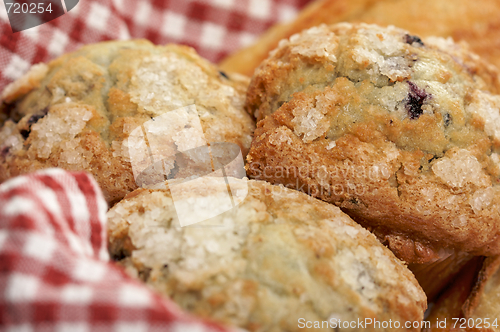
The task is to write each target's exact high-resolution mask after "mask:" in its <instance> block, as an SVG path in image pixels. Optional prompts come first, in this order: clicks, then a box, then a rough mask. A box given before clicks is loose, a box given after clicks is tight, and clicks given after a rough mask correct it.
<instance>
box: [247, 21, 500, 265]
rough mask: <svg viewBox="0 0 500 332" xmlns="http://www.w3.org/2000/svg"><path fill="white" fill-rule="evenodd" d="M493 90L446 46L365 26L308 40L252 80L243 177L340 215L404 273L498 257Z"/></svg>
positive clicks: (499, 145) (274, 57)
mask: <svg viewBox="0 0 500 332" xmlns="http://www.w3.org/2000/svg"><path fill="white" fill-rule="evenodd" d="M498 82H499V78H498V72H497V71H496V69H495V68H493V67H492V66H490V65H488V64H487V63H485V62H483V61H482V60H481V59H479V58H478V57H477V56H476V55H474V54H472V53H470V52H469V51H468V50H467V48H466V46H465V45H457V44H454V43H453V42H452V41H451V40H447V39H443V38H436V37H430V38H426V39H423V40H422V39H420V38H419V37H418V36H412V35H411V34H409V33H408V32H406V31H404V30H401V29H398V28H395V27H387V28H382V27H378V26H375V25H367V24H347V23H342V24H337V25H333V26H325V25H322V26H319V27H315V28H312V29H309V30H306V31H303V32H302V33H300V34H298V35H296V36H293V37H291V38H290V39H288V40H283V41H281V42H280V44H279V47H278V48H277V49H276V50H274V51H273V52H271V54H270V56H269V58H268V59H267V60H265V61H264V62H263V63H262V64H261V66H260V67H259V68H258V69H257V70H256V71H255V75H254V77H253V78H252V81H251V83H250V87H249V89H248V92H247V99H246V108H247V110H248V112H249V113H250V114H252V115H254V116H255V117H256V119H257V120H258V121H259V122H258V125H257V127H258V128H257V130H256V132H255V139H254V141H253V143H252V147H251V150H250V153H249V155H248V157H247V162H248V165H247V171H248V173H249V175H250V176H251V177H254V178H256V179H261V180H267V181H270V182H272V183H277V184H283V185H285V186H287V187H289V188H294V189H297V190H301V191H304V192H307V193H308V194H310V195H313V196H314V197H318V198H320V199H323V200H325V201H327V202H330V203H334V204H336V205H337V206H340V207H341V208H342V209H343V210H344V211H346V212H347V213H348V214H350V215H351V216H352V217H353V218H354V219H356V220H357V221H359V222H360V223H362V224H363V225H364V226H366V227H369V228H370V229H372V230H373V231H374V232H375V233H376V234H377V235H378V236H379V237H380V238H381V239H382V240H383V241H384V242H385V243H388V244H389V246H391V243H392V244H393V247H391V248H392V249H394V250H395V252H397V254H398V255H399V257H401V258H403V259H405V260H406V261H407V262H420V263H422V262H430V261H435V260H440V259H443V257H442V254H440V253H442V251H440V249H441V248H447V250H445V251H446V252H450V250H452V251H453V250H457V251H467V252H471V253H474V254H480V255H482V254H498V253H500V242H499V241H498V240H499V236H500V223H499V222H498V218H499V217H500V215H499V208H500V201H499V199H500V192H499V190H498V188H499V187H498V186H497V185H498V184H499V183H500V168H499V166H500V164H499V158H498V153H499V152H500V112H499V109H500V96H499V95H497V93H498V92H499V91H498V87H499V84H498ZM301 171H302V172H301ZM396 243H397V248H396ZM403 243H404V245H403Z"/></svg>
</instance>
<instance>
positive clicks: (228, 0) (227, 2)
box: [212, 0, 235, 9]
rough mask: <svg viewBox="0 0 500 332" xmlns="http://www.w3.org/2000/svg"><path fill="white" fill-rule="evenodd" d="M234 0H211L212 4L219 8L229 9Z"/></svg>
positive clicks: (232, 5)
mask: <svg viewBox="0 0 500 332" xmlns="http://www.w3.org/2000/svg"><path fill="white" fill-rule="evenodd" d="M234 1H235V0H213V2H212V4H213V5H215V6H218V7H221V8H225V9H231V8H233V7H234Z"/></svg>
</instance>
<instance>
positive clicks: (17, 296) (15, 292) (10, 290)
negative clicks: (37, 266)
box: [5, 273, 40, 303]
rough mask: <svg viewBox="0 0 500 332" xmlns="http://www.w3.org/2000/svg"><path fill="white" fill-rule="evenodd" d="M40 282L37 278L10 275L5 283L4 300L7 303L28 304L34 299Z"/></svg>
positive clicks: (16, 274) (15, 274) (19, 274)
mask: <svg viewBox="0 0 500 332" xmlns="http://www.w3.org/2000/svg"><path fill="white" fill-rule="evenodd" d="M39 285H40V280H38V278H37V277H34V276H30V275H26V274H21V273H12V274H11V275H10V277H9V280H8V281H7V287H6V289H5V299H6V300H7V302H9V301H10V302H13V303H16V302H30V301H33V300H34V299H35V297H36V294H37V291H38V287H39Z"/></svg>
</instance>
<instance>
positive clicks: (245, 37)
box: [239, 32, 257, 47]
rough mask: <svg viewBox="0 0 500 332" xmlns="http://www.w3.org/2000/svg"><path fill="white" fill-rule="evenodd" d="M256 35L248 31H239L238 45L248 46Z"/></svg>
mask: <svg viewBox="0 0 500 332" xmlns="http://www.w3.org/2000/svg"><path fill="white" fill-rule="evenodd" d="M256 38H257V37H256V36H255V35H254V34H251V33H248V32H242V33H240V38H239V39H240V46H241V47H245V46H250V45H251V44H253V42H254V41H255V39H256Z"/></svg>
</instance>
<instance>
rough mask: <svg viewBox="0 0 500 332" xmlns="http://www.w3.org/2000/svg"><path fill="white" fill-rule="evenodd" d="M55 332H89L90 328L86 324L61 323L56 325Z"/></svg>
mask: <svg viewBox="0 0 500 332" xmlns="http://www.w3.org/2000/svg"><path fill="white" fill-rule="evenodd" d="M55 330H56V331H58V332H67V331H71V332H87V331H90V326H89V325H88V324H86V323H70V322H62V323H59V324H57V326H56V329H55Z"/></svg>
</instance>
